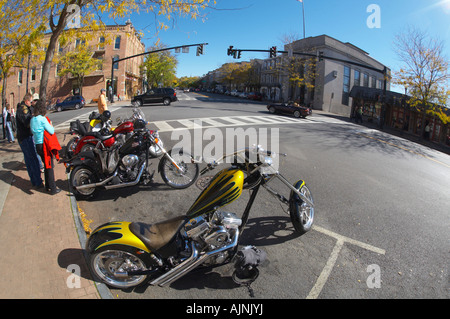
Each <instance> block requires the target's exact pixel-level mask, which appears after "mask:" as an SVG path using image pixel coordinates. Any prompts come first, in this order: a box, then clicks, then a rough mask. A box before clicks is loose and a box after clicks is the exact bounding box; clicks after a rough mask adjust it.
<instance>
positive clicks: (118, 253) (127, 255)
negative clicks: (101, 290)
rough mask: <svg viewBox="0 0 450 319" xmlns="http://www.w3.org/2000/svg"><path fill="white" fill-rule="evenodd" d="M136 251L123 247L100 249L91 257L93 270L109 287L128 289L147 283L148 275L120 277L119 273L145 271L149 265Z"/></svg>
mask: <svg viewBox="0 0 450 319" xmlns="http://www.w3.org/2000/svg"><path fill="white" fill-rule="evenodd" d="M135 251H136V249H134V248H132V247H128V246H123V245H115V246H114V247H113V248H110V247H104V248H100V249H99V250H98V251H96V252H95V254H92V255H91V256H90V266H91V270H92V271H93V273H94V274H95V276H97V277H98V279H100V280H101V281H102V282H104V283H105V284H107V285H108V286H111V287H114V288H119V289H127V288H131V287H135V286H139V285H142V284H144V283H145V282H147V280H148V279H149V278H148V277H149V276H148V275H135V276H126V275H122V276H118V273H125V272H128V271H138V270H145V269H147V268H148V266H149V265H147V264H146V262H145V261H144V260H143V259H142V258H141V257H140V256H139V255H137V254H136V252H135Z"/></svg>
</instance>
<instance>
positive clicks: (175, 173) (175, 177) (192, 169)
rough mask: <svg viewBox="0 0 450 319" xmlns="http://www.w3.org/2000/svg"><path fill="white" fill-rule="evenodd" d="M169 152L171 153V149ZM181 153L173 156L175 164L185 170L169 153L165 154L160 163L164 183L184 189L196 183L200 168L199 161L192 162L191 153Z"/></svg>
mask: <svg viewBox="0 0 450 319" xmlns="http://www.w3.org/2000/svg"><path fill="white" fill-rule="evenodd" d="M169 154H171V151H170V152H169ZM179 155H180V156H174V157H173V156H172V158H173V160H174V161H175V164H176V165H177V166H178V167H180V168H181V169H182V170H183V171H180V170H179V169H178V168H177V167H176V166H175V165H174V163H172V161H171V160H170V158H169V157H168V156H167V155H164V157H163V158H162V159H161V162H160V163H159V165H160V172H161V177H162V179H163V181H164V183H166V184H167V185H169V186H170V187H172V188H176V189H183V188H187V187H189V186H191V185H192V184H194V183H195V181H196V180H197V177H198V174H199V168H198V164H197V163H192V157H191V156H190V155H188V154H182V153H180V154H179Z"/></svg>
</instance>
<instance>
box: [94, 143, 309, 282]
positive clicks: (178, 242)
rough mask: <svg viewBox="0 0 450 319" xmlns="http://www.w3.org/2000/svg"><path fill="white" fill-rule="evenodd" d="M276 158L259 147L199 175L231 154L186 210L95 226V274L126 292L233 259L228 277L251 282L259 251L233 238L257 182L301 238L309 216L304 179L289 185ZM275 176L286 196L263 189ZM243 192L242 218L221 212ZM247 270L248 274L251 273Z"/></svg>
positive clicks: (241, 225) (241, 226) (243, 222)
mask: <svg viewBox="0 0 450 319" xmlns="http://www.w3.org/2000/svg"><path fill="white" fill-rule="evenodd" d="M281 155H285V154H281ZM275 156H276V154H275V153H273V152H270V151H265V150H263V149H262V148H260V147H259V146H257V147H254V148H250V149H249V148H246V149H244V150H241V151H237V152H235V153H233V154H230V155H226V156H223V157H222V158H221V159H220V160H219V161H217V162H213V163H210V164H208V165H207V167H205V168H204V169H203V171H202V174H204V173H206V172H207V171H209V170H212V169H214V168H215V167H216V166H217V165H218V164H220V162H221V161H222V160H224V159H225V158H227V157H228V158H230V157H231V162H232V163H231V167H229V168H227V169H223V170H221V171H220V172H218V173H217V174H216V175H215V176H214V177H213V178H212V180H211V181H210V183H209V185H208V186H207V187H206V188H205V189H204V190H203V191H202V192H201V194H200V195H199V197H198V198H197V200H196V201H195V202H194V204H193V205H192V206H191V207H190V208H189V210H188V211H187V213H186V214H185V215H182V216H179V217H176V218H172V219H169V220H165V221H162V222H158V223H154V224H145V223H140V222H110V223H107V224H104V225H101V226H99V227H98V228H96V229H95V230H94V231H93V233H92V234H91V236H90V237H89V240H88V242H87V243H86V250H87V252H88V253H89V256H90V262H89V264H90V267H91V269H92V271H93V273H94V274H95V275H96V276H97V277H98V279H100V280H101V281H102V282H104V283H106V284H107V285H109V286H112V287H115V288H121V289H126V288H130V287H134V286H138V285H141V284H143V283H146V282H149V283H150V284H151V285H158V286H165V285H168V284H170V283H172V282H174V281H175V280H177V279H179V278H180V277H182V276H184V275H186V274H187V273H189V272H190V271H191V270H193V269H194V268H196V267H198V266H200V265H202V266H216V265H220V264H225V263H228V262H231V261H233V260H234V261H235V262H236V270H235V272H234V273H233V279H235V278H237V279H238V280H240V279H242V281H241V282H243V283H245V280H247V279H249V278H251V277H252V276H253V280H254V279H255V272H254V271H257V268H256V266H257V265H258V264H259V262H258V261H259V257H260V256H257V255H255V254H253V256H252V255H251V254H250V255H249V254H247V253H246V252H250V251H252V252H255V251H259V250H257V249H253V250H252V249H248V248H249V246H247V247H244V249H241V250H238V243H239V236H240V234H241V233H242V231H243V229H244V227H245V225H246V223H247V220H248V217H249V213H250V209H251V207H252V204H253V202H254V200H255V197H256V194H257V193H258V190H259V188H260V186H263V187H264V188H266V189H267V190H268V191H269V192H270V193H272V194H273V195H275V197H276V198H278V199H279V200H280V201H281V202H283V203H284V204H287V205H288V207H289V214H290V217H291V221H292V223H293V225H294V228H295V230H296V232H297V233H298V234H299V235H301V234H304V233H305V232H307V231H308V230H310V229H311V226H312V224H313V221H314V202H313V197H312V195H311V192H310V190H309V189H308V187H307V186H306V184H305V182H304V181H302V180H299V181H297V182H296V183H295V184H294V185H292V184H290V183H289V182H288V181H287V180H286V179H285V178H284V177H283V176H282V175H281V174H280V173H279V172H278V171H277V170H276V169H274V168H273V167H272V164H273V159H274V158H275ZM273 178H278V179H279V180H280V181H281V182H282V183H283V184H284V185H286V186H287V187H288V188H289V189H290V196H289V199H287V198H285V197H284V196H283V195H280V194H279V193H277V192H276V191H274V190H273V189H271V188H270V187H268V185H267V184H268V183H269V182H270V181H271V180H272V179H273ZM243 189H249V190H250V197H249V200H248V202H247V205H246V207H245V210H244V213H243V215H242V217H241V218H239V217H238V216H237V215H236V214H234V213H231V212H224V211H222V210H220V208H221V207H222V206H224V205H226V204H229V203H231V202H232V201H234V200H236V199H238V198H239V196H240V195H241V193H242V190H243ZM253 248H255V247H253ZM244 253H245V254H244ZM238 256H239V257H240V259H239V261H240V262H239V264H240V266H241V267H240V269H241V271H240V272H239V273H237V270H238V267H237V264H238V262H237V261H236V259H237V258H236V257H238ZM246 256H247V257H248V256H250V257H249V258H248V259H250V260H252V261H248V262H247V261H246V260H245V257H246ZM233 257H235V258H234V259H233ZM262 258H263V257H262ZM262 258H261V259H262ZM243 259H244V260H243ZM255 259H256V262H255V261H254V260H255ZM252 269H253V272H252V271H250V270H252ZM239 274H241V275H242V274H244V275H243V276H240V275H239ZM246 276H248V277H246ZM256 276H257V273H256ZM235 281H236V280H235ZM236 282H237V281H236Z"/></svg>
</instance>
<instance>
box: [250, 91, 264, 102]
mask: <svg viewBox="0 0 450 319" xmlns="http://www.w3.org/2000/svg"><path fill="white" fill-rule="evenodd" d="M247 98H248V99H249V100H255V101H262V94H261V93H259V92H250V93H249V94H248V96H247Z"/></svg>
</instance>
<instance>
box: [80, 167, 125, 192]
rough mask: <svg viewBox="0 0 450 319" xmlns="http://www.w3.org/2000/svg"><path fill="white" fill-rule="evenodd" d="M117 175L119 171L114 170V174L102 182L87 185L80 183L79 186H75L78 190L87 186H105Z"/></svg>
mask: <svg viewBox="0 0 450 319" xmlns="http://www.w3.org/2000/svg"><path fill="white" fill-rule="evenodd" d="M116 175H117V171H116V172H114V174H113V175H111V176H110V177H108V178H107V179H105V180H104V181H101V182H100V183H92V184H86V185H79V186H74V188H75V189H76V190H79V189H86V188H94V187H99V186H103V185H105V184H106V183H108V182H109V181H111V180H112V179H113V178H114V177H116Z"/></svg>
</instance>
